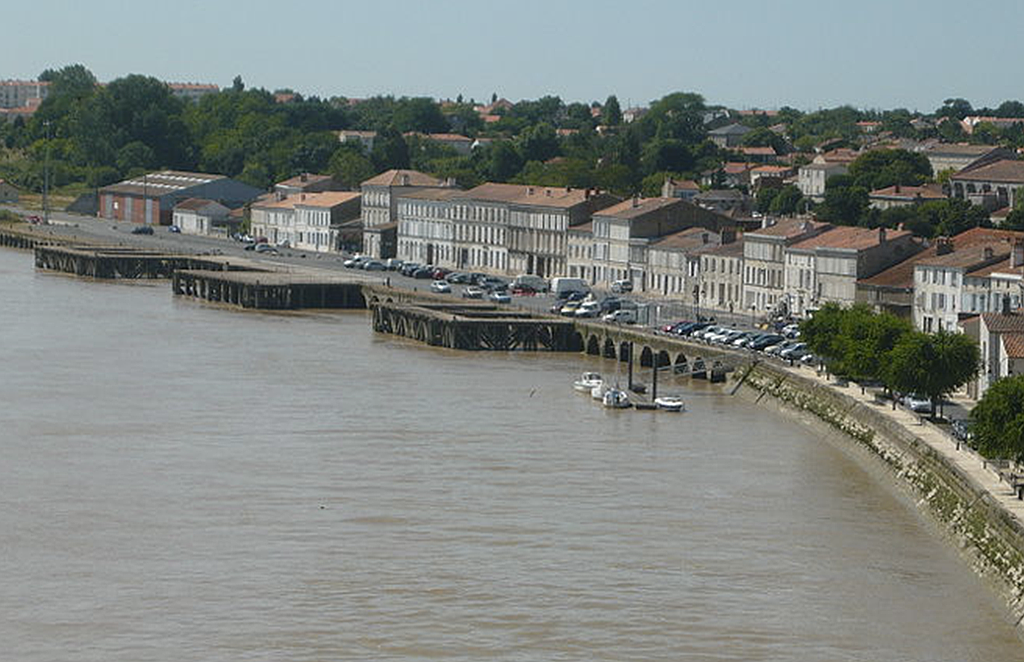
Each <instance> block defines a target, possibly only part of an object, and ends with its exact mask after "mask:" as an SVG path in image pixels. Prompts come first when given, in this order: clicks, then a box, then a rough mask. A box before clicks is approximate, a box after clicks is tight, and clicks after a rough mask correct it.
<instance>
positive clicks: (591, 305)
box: [575, 301, 601, 317]
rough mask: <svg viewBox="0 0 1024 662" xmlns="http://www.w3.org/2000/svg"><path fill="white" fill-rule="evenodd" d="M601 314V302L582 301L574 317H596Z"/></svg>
mask: <svg viewBox="0 0 1024 662" xmlns="http://www.w3.org/2000/svg"><path fill="white" fill-rule="evenodd" d="M600 314H601V304H600V303H599V302H597V301H584V302H583V303H581V304H580V307H579V308H577V309H576V311H575V315H576V317H597V316H598V315H600Z"/></svg>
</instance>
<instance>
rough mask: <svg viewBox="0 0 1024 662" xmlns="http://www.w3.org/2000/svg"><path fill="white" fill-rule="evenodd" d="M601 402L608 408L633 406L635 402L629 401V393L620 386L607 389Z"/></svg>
mask: <svg viewBox="0 0 1024 662" xmlns="http://www.w3.org/2000/svg"><path fill="white" fill-rule="evenodd" d="M601 404H602V405H604V406H605V407H607V408H608V409H626V408H627V407H632V406H633V403H632V402H630V401H629V395H628V394H627V393H626V392H625V391H623V390H622V389H620V388H610V389H608V390H607V391H605V394H604V397H603V398H602V399H601Z"/></svg>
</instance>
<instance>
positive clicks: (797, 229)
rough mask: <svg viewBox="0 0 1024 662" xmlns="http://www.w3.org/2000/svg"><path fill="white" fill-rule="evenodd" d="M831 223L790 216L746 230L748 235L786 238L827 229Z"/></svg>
mask: <svg viewBox="0 0 1024 662" xmlns="http://www.w3.org/2000/svg"><path fill="white" fill-rule="evenodd" d="M831 227H832V226H831V224H829V223H825V222H824V221H805V220H803V219H799V218H790V219H785V220H782V221H779V222H778V223H776V224H775V225H769V226H768V227H766V228H759V229H757V230H751V231H749V232H747V236H748V237H785V238H787V239H789V238H792V237H799V236H800V235H802V234H804V233H805V232H812V231H815V230H823V231H828V229H829V228H831Z"/></svg>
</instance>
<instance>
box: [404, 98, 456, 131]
mask: <svg viewBox="0 0 1024 662" xmlns="http://www.w3.org/2000/svg"><path fill="white" fill-rule="evenodd" d="M394 125H395V128H396V129H398V130H399V131H403V132H404V131H418V132H421V133H445V132H447V131H448V130H449V126H448V120H447V119H446V118H445V116H444V114H443V113H442V112H441V107H440V106H439V105H438V104H437V102H435V101H434V100H433V99H428V98H426V97H417V98H414V99H400V100H399V101H398V104H397V108H395V114H394Z"/></svg>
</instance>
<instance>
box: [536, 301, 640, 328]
mask: <svg viewBox="0 0 1024 662" xmlns="http://www.w3.org/2000/svg"><path fill="white" fill-rule="evenodd" d="M551 312H552V313H556V314H558V315H561V316H562V317H578V318H594V317H600V318H601V320H602V321H604V322H611V323H615V324H636V321H637V305H636V302H634V301H630V300H628V299H620V298H618V297H605V298H604V299H601V300H600V301H598V300H597V299H594V298H593V297H587V298H584V297H569V299H568V300H567V301H556V302H555V304H554V305H553V306H552V307H551Z"/></svg>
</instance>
